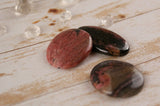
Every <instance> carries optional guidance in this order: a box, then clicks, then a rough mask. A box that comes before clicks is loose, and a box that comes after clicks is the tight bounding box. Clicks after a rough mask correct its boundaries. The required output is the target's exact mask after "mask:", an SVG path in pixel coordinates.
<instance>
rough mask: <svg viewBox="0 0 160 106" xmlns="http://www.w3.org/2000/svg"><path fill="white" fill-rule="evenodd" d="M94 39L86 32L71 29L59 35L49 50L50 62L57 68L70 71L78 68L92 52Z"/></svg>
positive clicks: (48, 57)
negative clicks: (69, 69)
mask: <svg viewBox="0 0 160 106" xmlns="http://www.w3.org/2000/svg"><path fill="white" fill-rule="evenodd" d="M91 49H92V39H91V37H90V35H89V33H87V32H86V31H83V30H80V29H69V30H66V31H63V32H61V33H60V34H58V35H57V36H56V37H55V38H54V39H53V40H52V42H51V43H50V44H49V46H48V49H47V60H48V62H49V63H50V64H51V65H52V66H54V67H56V68H62V69H68V68H72V67H75V66H77V65H78V64H79V63H80V62H82V61H83V60H84V59H85V58H86V57H87V56H88V55H89V54H90V52H91Z"/></svg>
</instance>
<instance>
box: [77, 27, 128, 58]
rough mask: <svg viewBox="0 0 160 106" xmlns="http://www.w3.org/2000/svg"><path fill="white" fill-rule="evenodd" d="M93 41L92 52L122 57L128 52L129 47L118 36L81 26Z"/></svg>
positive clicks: (107, 31) (110, 32)
mask: <svg viewBox="0 0 160 106" xmlns="http://www.w3.org/2000/svg"><path fill="white" fill-rule="evenodd" d="M79 29H82V30H85V31H87V32H88V33H89V34H90V35H91V37H92V40H93V48H94V50H96V51H98V52H100V53H103V54H108V55H112V56H124V55H126V54H127V53H128V52H129V45H128V43H127V42H126V40H125V39H124V38H122V37H121V36H120V35H118V34H116V33H114V32H112V31H110V30H107V29H104V28H101V27H97V26H82V27H80V28H79Z"/></svg>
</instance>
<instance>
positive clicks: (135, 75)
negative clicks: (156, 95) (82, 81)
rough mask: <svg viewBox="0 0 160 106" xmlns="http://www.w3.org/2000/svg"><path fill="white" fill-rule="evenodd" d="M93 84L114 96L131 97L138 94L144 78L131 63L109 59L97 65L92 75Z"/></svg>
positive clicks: (101, 90)
mask: <svg viewBox="0 0 160 106" xmlns="http://www.w3.org/2000/svg"><path fill="white" fill-rule="evenodd" d="M90 79H91V82H92V84H93V86H94V87H95V88H96V89H97V90H99V91H100V92H102V93H104V94H107V95H109V96H112V97H122V98H125V97H131V96H134V95H136V94H138V93H139V92H140V91H141V89H142V87H143V85H144V78H143V75H142V74H141V72H139V70H138V69H137V68H136V67H134V66H133V65H132V64H130V63H126V62H121V61H115V60H109V61H104V62H102V63H100V64H98V65H96V66H95V67H94V68H93V70H92V72H91V75H90Z"/></svg>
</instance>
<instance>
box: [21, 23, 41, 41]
mask: <svg viewBox="0 0 160 106" xmlns="http://www.w3.org/2000/svg"><path fill="white" fill-rule="evenodd" d="M24 34H25V37H26V38H27V39H30V38H35V37H37V36H39V35H40V27H39V26H37V25H31V26H29V27H27V28H26V29H25V32H24Z"/></svg>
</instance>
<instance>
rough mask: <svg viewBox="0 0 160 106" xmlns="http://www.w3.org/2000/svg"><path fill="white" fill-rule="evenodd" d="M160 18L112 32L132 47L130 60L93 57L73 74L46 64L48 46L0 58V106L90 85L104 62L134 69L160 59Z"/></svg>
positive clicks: (153, 16) (153, 14)
mask: <svg viewBox="0 0 160 106" xmlns="http://www.w3.org/2000/svg"><path fill="white" fill-rule="evenodd" d="M146 17H147V18H146ZM159 17H160V10H157V11H154V12H151V13H148V14H144V15H141V16H138V17H135V18H132V19H128V20H125V21H123V22H119V23H116V24H115V25H113V26H112V27H111V28H110V29H112V30H113V31H116V32H117V33H119V34H120V35H122V36H123V37H124V38H125V39H126V40H127V41H128V42H129V43H130V45H131V51H130V53H129V54H128V55H127V56H124V57H109V56H105V55H101V54H91V55H90V56H89V57H88V58H87V59H86V60H85V61H84V62H83V63H81V64H80V65H79V66H77V67H75V68H73V69H70V70H58V69H55V68H53V67H51V66H50V65H49V64H48V63H47V61H46V54H45V53H46V48H47V46H48V44H49V42H45V43H41V44H37V45H34V46H31V47H27V48H23V49H20V50H16V51H13V52H9V53H5V54H1V55H0V69H1V70H0V73H1V74H0V75H1V77H0V85H1V86H2V87H0V105H11V104H16V103H19V102H22V101H25V100H28V99H32V98H35V97H37V96H41V95H44V94H47V93H50V92H55V91H58V90H61V89H64V88H66V87H70V86H73V85H76V84H79V83H82V82H84V81H87V80H89V73H90V71H91V69H92V68H93V67H94V66H95V65H96V64H98V63H99V62H101V61H104V60H109V59H118V60H123V61H127V62H130V63H132V64H134V65H135V64H139V63H142V62H145V61H148V60H150V59H153V58H156V57H158V56H160V54H159V52H160V49H159V45H160V42H159V39H160V36H159V35H160V32H159V30H160V29H159V28H160V27H159V26H160V22H159Z"/></svg>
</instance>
